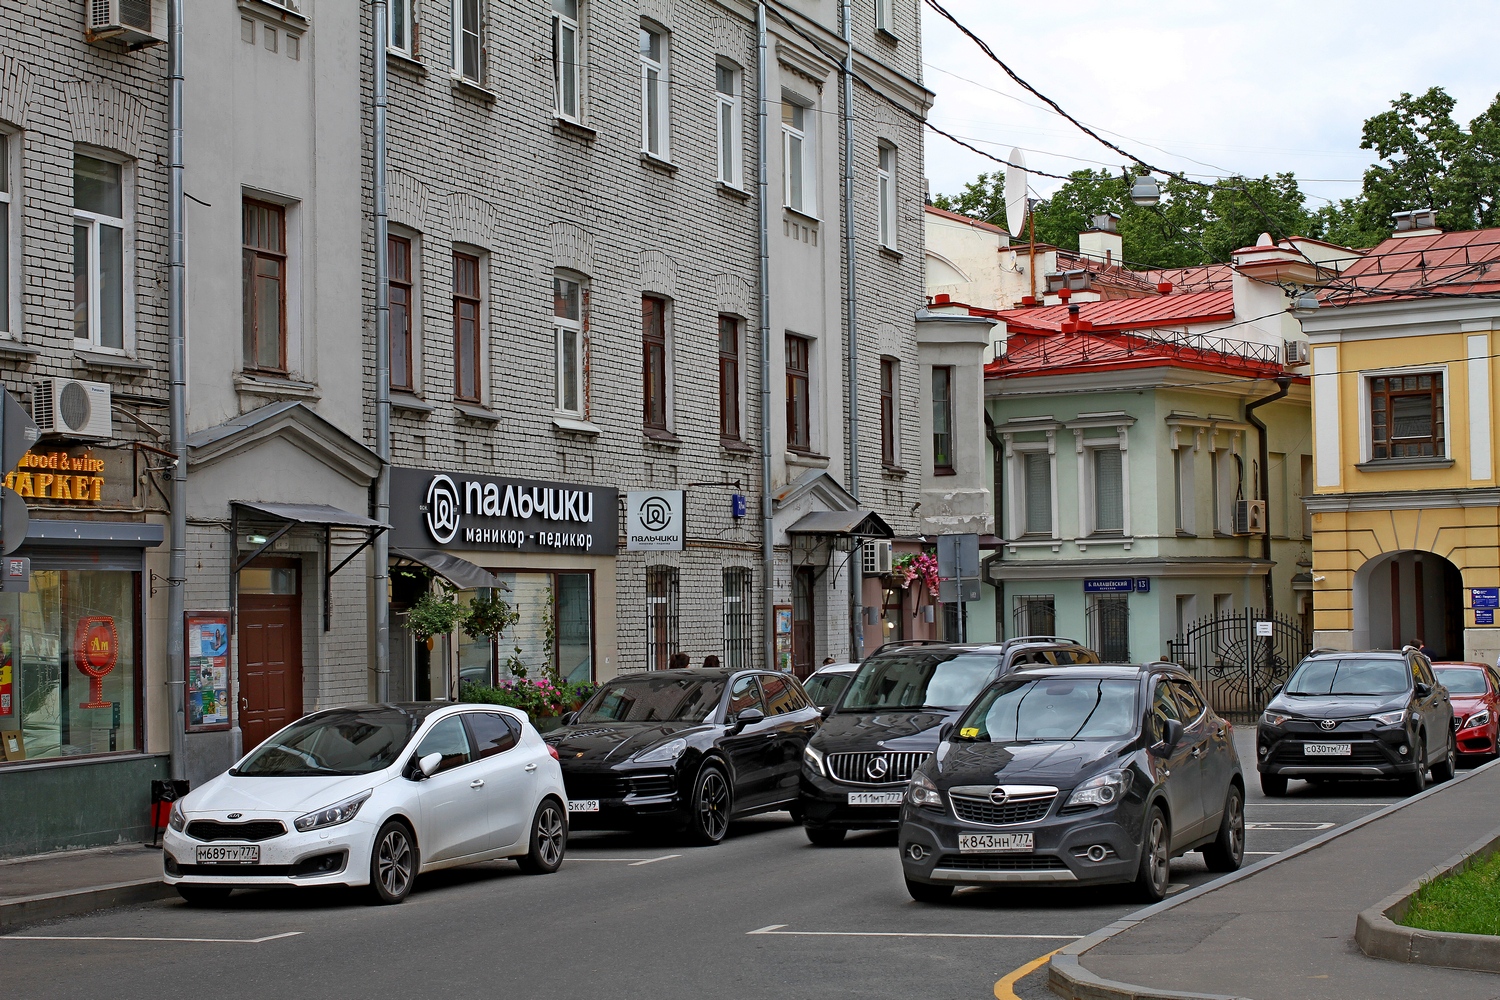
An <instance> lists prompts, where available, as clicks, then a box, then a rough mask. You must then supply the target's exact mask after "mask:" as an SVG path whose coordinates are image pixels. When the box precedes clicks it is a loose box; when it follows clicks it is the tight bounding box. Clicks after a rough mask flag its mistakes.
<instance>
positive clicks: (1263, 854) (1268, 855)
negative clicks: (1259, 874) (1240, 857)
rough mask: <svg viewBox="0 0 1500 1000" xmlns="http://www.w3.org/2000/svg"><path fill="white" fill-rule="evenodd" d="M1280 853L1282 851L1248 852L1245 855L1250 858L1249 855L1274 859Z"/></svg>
mask: <svg viewBox="0 0 1500 1000" xmlns="http://www.w3.org/2000/svg"><path fill="white" fill-rule="evenodd" d="M1280 853H1281V852H1280V851H1246V852H1245V855H1246V856H1247V857H1248V856H1249V855H1251V854H1254V855H1255V856H1256V857H1260V858H1274V857H1275V856H1276V855H1278V854H1280Z"/></svg>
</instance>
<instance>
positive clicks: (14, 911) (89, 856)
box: [0, 844, 175, 933]
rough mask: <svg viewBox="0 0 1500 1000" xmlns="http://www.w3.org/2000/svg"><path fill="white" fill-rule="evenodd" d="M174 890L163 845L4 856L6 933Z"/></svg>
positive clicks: (1, 894) (0, 910)
mask: <svg viewBox="0 0 1500 1000" xmlns="http://www.w3.org/2000/svg"><path fill="white" fill-rule="evenodd" d="M171 895H175V891H174V890H173V889H172V888H171V887H170V886H167V885H164V884H163V883H162V881H161V851H158V850H153V849H151V848H147V847H142V846H140V845H139V844H122V845H119V846H116V847H101V848H97V849H95V850H90V851H67V852H64V853H59V854H43V855H40V856H38V857H34V858H18V859H16V860H14V861H0V933H6V932H9V931H12V930H14V929H16V928H17V927H19V926H21V925H22V924H29V923H35V922H36V921H39V920H52V919H55V918H57V917H68V916H74V915H76V914H79V913H88V912H90V911H91V910H99V909H103V908H105V907H109V906H126V905H129V904H132V903H144V902H149V901H150V900H153V899H161V898H163V897H166V896H171Z"/></svg>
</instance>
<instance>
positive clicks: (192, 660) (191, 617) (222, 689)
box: [183, 611, 230, 733]
mask: <svg viewBox="0 0 1500 1000" xmlns="http://www.w3.org/2000/svg"><path fill="white" fill-rule="evenodd" d="M184 618H185V621H184V623H183V645H184V647H185V648H184V650H183V660H184V661H185V663H186V669H187V678H186V680H187V687H186V703H185V706H184V707H185V708H186V711H187V719H186V722H187V731H188V732H190V733H211V732H222V731H223V730H226V729H228V728H229V725H230V718H229V708H230V702H229V612H228V611H189V612H187V614H186V615H185V616H184Z"/></svg>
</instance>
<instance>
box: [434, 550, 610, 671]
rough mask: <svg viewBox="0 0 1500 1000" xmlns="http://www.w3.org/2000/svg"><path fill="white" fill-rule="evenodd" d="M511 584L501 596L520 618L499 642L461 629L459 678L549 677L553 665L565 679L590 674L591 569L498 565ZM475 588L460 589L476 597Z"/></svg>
mask: <svg viewBox="0 0 1500 1000" xmlns="http://www.w3.org/2000/svg"><path fill="white" fill-rule="evenodd" d="M495 575H496V576H497V577H498V578H499V579H500V581H501V582H502V583H504V584H505V585H506V587H508V588H509V589H508V590H503V591H501V596H502V597H504V598H505V600H506V602H507V603H508V604H510V606H511V608H512V610H514V611H516V612H517V613H518V614H519V615H520V618H519V620H518V621H517V622H516V624H514V625H512V626H511V627H510V629H509V630H508V631H506V633H505V634H504V635H502V636H501V637H500V642H499V643H498V645H497V646H496V647H495V648H491V646H490V643H489V641H488V640H487V639H474V638H472V637H470V636H467V635H463V634H462V633H460V638H461V640H462V641H460V643H459V645H458V670H459V680H460V683H463V682H472V683H476V684H493V683H495V682H496V681H497V680H498V681H505V680H508V679H511V678H516V677H522V676H525V677H527V678H529V679H531V680H537V679H539V678H542V677H546V676H548V675H549V674H551V673H552V672H553V671H554V670H555V671H556V672H557V675H558V676H559V677H561V678H562V680H564V681H566V682H569V683H572V682H575V681H587V680H592V679H593V676H594V673H593V670H594V665H593V656H594V612H593V587H592V583H593V581H592V578H591V577H590V575H589V574H588V573H520V572H506V571H504V570H500V571H497V572H496V573H495ZM476 593H477V592H475V591H469V592H466V593H464V594H461V595H460V598H459V599H460V600H461V601H469V600H472V599H473V597H474V596H475V594H476Z"/></svg>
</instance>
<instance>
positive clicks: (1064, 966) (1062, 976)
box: [1047, 760, 1500, 1000]
mask: <svg viewBox="0 0 1500 1000" xmlns="http://www.w3.org/2000/svg"><path fill="white" fill-rule="evenodd" d="M1496 766H1500V760H1494V761H1490V762H1489V763H1488V764H1484V765H1482V766H1480V767H1476V768H1475V769H1474V770H1472V771H1466V772H1464V773H1463V774H1461V775H1459V776H1457V777H1455V778H1454V779H1453V780H1452V781H1446V782H1444V783H1443V784H1441V785H1434V786H1432V787H1430V788H1428V789H1427V790H1426V791H1424V792H1421V793H1420V794H1417V795H1413V796H1411V797H1410V798H1407V799H1402V800H1401V801H1400V802H1394V803H1392V804H1391V805H1388V806H1386V807H1385V808H1383V809H1377V810H1376V811H1375V812H1372V813H1370V814H1369V815H1366V816H1361V817H1360V818H1359V819H1356V820H1353V821H1352V822H1349V823H1346V824H1344V825H1343V826H1341V827H1339V828H1338V829H1336V830H1329V831H1328V832H1327V833H1324V834H1322V835H1320V836H1317V837H1314V838H1313V839H1312V840H1309V841H1306V842H1304V843H1301V844H1299V845H1297V846H1296V847H1294V848H1292V849H1291V850H1288V851H1284V852H1282V853H1281V854H1278V855H1277V856H1276V857H1274V858H1267V859H1266V860H1264V861H1259V862H1256V863H1255V864H1253V865H1251V866H1249V867H1248V868H1242V869H1240V870H1239V871H1237V872H1234V873H1232V874H1230V875H1225V876H1224V877H1223V878H1218V879H1215V880H1214V881H1212V882H1207V883H1205V884H1203V885H1200V886H1197V887H1195V888H1192V889H1189V890H1187V891H1186V892H1183V893H1181V894H1179V895H1177V896H1174V897H1173V898H1171V899H1166V900H1163V901H1162V902H1160V903H1154V904H1152V905H1151V906H1148V907H1145V908H1144V909H1141V910H1137V911H1136V912H1135V913H1132V914H1130V915H1129V916H1127V917H1124V918H1122V919H1120V920H1117V921H1115V922H1114V923H1112V924H1109V925H1108V926H1106V927H1103V928H1101V929H1100V930H1097V931H1095V932H1094V933H1093V934H1090V935H1089V936H1088V937H1085V938H1081V939H1080V940H1078V941H1075V942H1073V943H1072V944H1070V945H1068V946H1067V947H1065V948H1063V949H1062V950H1061V951H1059V952H1058V953H1057V954H1056V955H1054V956H1053V958H1052V961H1051V962H1049V963H1048V965H1047V968H1048V973H1047V985H1048V986H1049V987H1051V989H1052V992H1054V993H1056V994H1058V995H1059V996H1061V997H1065V998H1067V1000H1249V998H1246V997H1233V996H1228V995H1226V994H1219V993H1182V992H1178V991H1175V990H1158V989H1152V988H1150V987H1146V986H1136V985H1134V984H1132V983H1120V982H1115V981H1114V980H1110V979H1104V978H1102V977H1100V976H1096V975H1094V974H1093V973H1092V972H1090V971H1089V970H1088V969H1086V968H1084V966H1083V963H1082V962H1081V961H1079V960H1080V959H1081V958H1082V956H1083V955H1085V954H1087V953H1088V952H1089V951H1090V950H1092V949H1094V948H1097V947H1098V946H1099V945H1101V944H1103V943H1104V942H1105V941H1108V940H1109V939H1110V938H1112V937H1114V936H1115V935H1117V934H1121V933H1123V932H1125V931H1127V930H1129V929H1130V928H1132V927H1134V926H1135V925H1136V924H1139V923H1141V922H1142V921H1145V920H1149V919H1150V918H1151V917H1154V916H1156V915H1157V914H1159V913H1164V912H1166V911H1167V910H1170V909H1172V908H1174V907H1177V906H1181V905H1182V904H1184V903H1187V902H1189V901H1191V900H1194V899H1197V898H1198V897H1199V896H1205V895H1207V894H1208V893H1210V892H1214V891H1216V890H1218V889H1222V888H1224V887H1225V886H1227V885H1231V884H1233V883H1235V882H1238V881H1240V880H1241V879H1246V878H1251V877H1253V876H1254V875H1256V874H1258V873H1260V872H1262V871H1265V870H1266V869H1267V868H1270V867H1271V866H1273V865H1278V864H1281V863H1283V862H1285V861H1290V860H1292V859H1293V858H1295V857H1298V856H1300V855H1302V854H1306V853H1307V852H1308V851H1313V850H1316V849H1317V848H1319V847H1322V846H1323V845H1324V844H1327V843H1329V842H1330V841H1333V840H1337V839H1338V838H1339V837H1342V836H1344V835H1345V834H1349V833H1352V832H1354V831H1355V830H1358V829H1360V828H1361V827H1364V826H1367V825H1368V824H1370V823H1373V822H1375V821H1376V820H1379V819H1383V818H1384V817H1386V816H1389V815H1390V814H1391V813H1394V812H1396V811H1397V810H1398V809H1405V808H1406V807H1407V806H1410V805H1413V804H1415V803H1418V802H1421V801H1422V800H1423V799H1426V798H1428V797H1429V796H1432V795H1436V794H1438V793H1439V792H1443V791H1445V790H1447V789H1451V788H1453V787H1454V786H1455V785H1458V784H1461V783H1462V782H1464V781H1467V780H1468V779H1469V778H1471V777H1473V776H1474V775H1476V774H1479V773H1480V772H1482V771H1487V770H1489V769H1490V768H1492V767H1496ZM1488 842H1489V841H1488V840H1485V841H1483V842H1482V843H1488ZM1407 891H1408V890H1406V889H1403V890H1402V893H1406V892H1407ZM1385 902H1387V900H1383V901H1382V903H1381V905H1384V904H1385ZM1424 933H1427V932H1424ZM1468 936H1472V935H1468Z"/></svg>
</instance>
